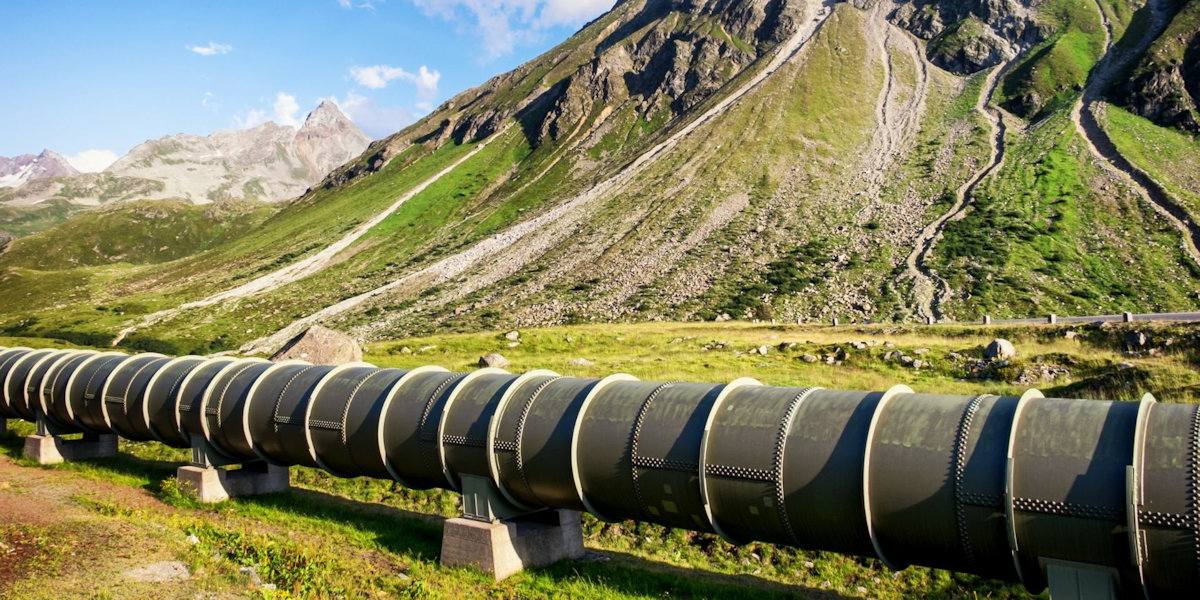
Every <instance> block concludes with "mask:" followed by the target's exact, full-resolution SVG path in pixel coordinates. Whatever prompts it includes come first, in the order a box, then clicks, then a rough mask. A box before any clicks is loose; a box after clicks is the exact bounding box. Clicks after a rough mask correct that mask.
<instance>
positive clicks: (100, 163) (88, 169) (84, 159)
mask: <svg viewBox="0 0 1200 600" xmlns="http://www.w3.org/2000/svg"><path fill="white" fill-rule="evenodd" d="M66 158H67V162H69V163H71V166H72V167H75V168H76V169H79V170H80V171H82V172H84V173H98V172H100V171H103V170H104V169H107V168H108V167H109V165H111V164H113V163H115V162H117V158H118V157H117V153H116V152H113V151H112V150H84V151H83V152H80V153H79V154H75V155H72V156H68V157H66Z"/></svg>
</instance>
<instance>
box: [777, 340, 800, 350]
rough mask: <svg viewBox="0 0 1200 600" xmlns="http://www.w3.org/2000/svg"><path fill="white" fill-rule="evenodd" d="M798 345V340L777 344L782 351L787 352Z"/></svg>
mask: <svg viewBox="0 0 1200 600" xmlns="http://www.w3.org/2000/svg"><path fill="white" fill-rule="evenodd" d="M797 345H798V344H796V342H779V345H778V346H776V348H777V349H778V350H779V351H780V352H787V351H788V350H791V349H792V348H795V347H796V346H797Z"/></svg>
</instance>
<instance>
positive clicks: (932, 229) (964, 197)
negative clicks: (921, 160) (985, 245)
mask: <svg viewBox="0 0 1200 600" xmlns="http://www.w3.org/2000/svg"><path fill="white" fill-rule="evenodd" d="M1021 56H1023V55H1022V54H1017V55H1016V56H1014V57H1013V58H1011V59H1009V60H1008V61H1007V62H1005V63H1003V64H1000V65H997V66H996V67H993V68H992V71H991V72H990V73H988V76H987V79H986V80H985V81H984V84H983V89H982V90H981V92H980V94H979V100H978V101H977V102H976V103H975V112H977V113H979V114H980V115H983V117H984V118H985V119H987V121H988V125H989V126H990V128H991V135H989V137H988V141H989V143H990V146H991V157H990V158H989V160H988V162H987V163H985V164H984V166H983V168H981V169H979V170H978V171H976V172H975V174H974V175H972V176H971V178H970V179H968V180H967V182H966V183H964V184H962V185H961V186H959V188H958V189H957V190H955V191H954V197H955V201H954V204H953V205H952V206H951V207H950V209H949V210H947V211H946V212H944V213H942V215H941V216H940V217H938V218H937V219H935V220H934V221H933V222H932V223H930V224H929V225H927V226H926V227H925V229H924V230H922V231H921V234H920V235H919V236H917V240H916V245H915V246H914V248H913V250H912V252H910V253H909V255H908V258H907V259H905V269H904V272H903V273H902V274H901V275H900V277H899V279H900V280H901V281H903V280H906V279H912V280H913V300H914V301H915V302H916V308H917V316H918V317H919V318H921V319H922V320H926V319H931V320H935V321H936V320H940V319H941V318H942V316H943V315H942V311H941V305H943V304H944V303H945V302H946V301H947V300H948V299H949V298H950V284H949V283H947V282H946V280H945V279H942V277H940V276H939V275H938V274H937V273H935V272H934V271H933V270H932V269H930V268H929V265H928V264H926V261H927V260H928V258H929V253H930V252H931V251H932V250H933V248H934V247H935V246H936V245H937V242H938V239H939V238H941V236H942V232H943V231H944V230H945V228H946V223H949V222H950V221H952V220H957V219H960V218H962V216H963V215H964V214H966V210H967V208H968V207H969V206H970V204H971V198H972V196H973V194H974V192H975V189H976V188H978V187H979V184H980V183H982V182H983V181H984V180H985V179H987V178H988V177H989V176H991V175H992V174H993V173H995V172H996V171H998V170H999V169H1000V168H1001V167H1002V166H1003V165H1004V156H1005V154H1004V135H1005V132H1006V131H1007V125H1006V124H1005V121H1004V112H1003V111H1001V110H1000V109H998V108H994V107H992V106H991V105H990V102H991V98H992V94H994V93H995V91H996V88H997V87H998V86H999V85H1000V81H1001V80H1002V79H1003V76H1004V74H1005V73H1006V72H1007V71H1008V69H1009V68H1011V67H1012V65H1014V64H1016V62H1017V60H1019V59H1020V57H1021Z"/></svg>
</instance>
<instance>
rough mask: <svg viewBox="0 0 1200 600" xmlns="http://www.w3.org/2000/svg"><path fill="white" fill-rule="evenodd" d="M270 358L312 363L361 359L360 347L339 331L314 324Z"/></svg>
mask: <svg viewBox="0 0 1200 600" xmlns="http://www.w3.org/2000/svg"><path fill="white" fill-rule="evenodd" d="M271 360H273V361H275V362H279V361H284V360H306V361H308V362H310V363H312V364H314V365H342V364H346V363H352V362H359V361H361V360H362V348H361V347H359V345H358V342H355V341H354V340H353V339H352V338H351V337H350V336H348V335H346V334H344V333H342V332H340V331H334V330H332V329H329V328H327V327H321V326H320V325H314V326H312V327H310V328H308V330H307V331H305V332H304V333H301V334H300V335H298V336H296V337H294V338H292V340H291V341H289V342H288V343H286V344H284V346H283V348H281V349H280V350H279V352H277V353H275V356H272V357H271Z"/></svg>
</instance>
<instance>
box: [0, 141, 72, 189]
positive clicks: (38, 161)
mask: <svg viewBox="0 0 1200 600" xmlns="http://www.w3.org/2000/svg"><path fill="white" fill-rule="evenodd" d="M77 174H79V171H77V170H76V169H75V167H72V166H71V163H70V162H68V161H67V159H66V157H64V156H62V155H60V154H56V153H54V152H51V151H49V150H42V153H41V154H38V155H37V156H34V155H32V154H22V155H21V156H17V157H14V158H6V157H4V156H0V187H18V186H20V185H24V184H26V183H28V182H30V181H34V180H37V179H46V178H49V177H65V176H68V175H77Z"/></svg>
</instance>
